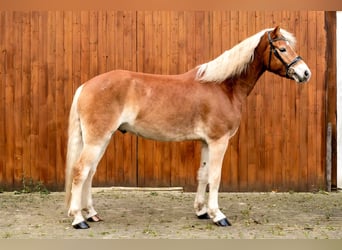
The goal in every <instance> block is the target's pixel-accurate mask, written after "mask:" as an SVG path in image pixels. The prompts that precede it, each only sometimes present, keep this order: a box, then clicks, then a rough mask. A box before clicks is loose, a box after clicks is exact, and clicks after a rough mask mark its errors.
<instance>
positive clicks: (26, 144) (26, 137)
mask: <svg viewBox="0 0 342 250" xmlns="http://www.w3.org/2000/svg"><path fill="white" fill-rule="evenodd" d="M30 19H31V13H30V12H25V13H23V16H22V44H21V45H22V80H21V81H22V134H21V136H22V139H23V150H22V161H23V176H24V177H25V178H29V177H30V167H31V166H30V161H31V147H30V135H31V130H30V126H31V125H30V124H31V117H30V116H31V107H32V105H31V93H30V87H31V81H30V80H31V20H30ZM0 182H1V181H0Z"/></svg>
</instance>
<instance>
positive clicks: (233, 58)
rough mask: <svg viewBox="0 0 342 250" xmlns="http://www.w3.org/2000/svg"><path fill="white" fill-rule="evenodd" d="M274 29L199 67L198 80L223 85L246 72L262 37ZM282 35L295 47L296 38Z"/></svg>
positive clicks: (282, 32) (258, 34)
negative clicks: (222, 83) (229, 79)
mask: <svg viewBox="0 0 342 250" xmlns="http://www.w3.org/2000/svg"><path fill="white" fill-rule="evenodd" d="M271 30H273V29H264V30H262V31H260V32H258V33H257V34H255V35H253V36H251V37H249V38H247V39H245V40H243V41H242V42H240V43H239V44H237V45H235V46H234V47H233V48H231V49H230V50H226V51H225V52H223V54H221V55H220V56H218V57H217V58H215V59H214V60H212V61H210V62H207V63H204V64H202V65H200V66H198V70H197V74H196V79H197V80H199V81H201V82H216V83H221V82H223V81H224V80H226V79H227V78H230V77H234V76H237V75H240V74H241V73H242V72H243V71H245V70H246V68H247V66H248V65H249V63H250V62H252V61H253V59H254V50H255V48H256V47H257V46H258V44H259V42H260V39H261V37H262V36H263V35H264V34H265V32H267V31H271ZM280 32H281V34H282V35H283V36H284V38H285V39H286V40H288V42H289V43H290V45H291V46H293V47H294V46H295V44H296V38H295V37H294V36H293V35H292V34H291V33H289V32H287V31H286V30H283V29H281V30H280Z"/></svg>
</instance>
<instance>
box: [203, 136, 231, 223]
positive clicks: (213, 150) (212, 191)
mask: <svg viewBox="0 0 342 250" xmlns="http://www.w3.org/2000/svg"><path fill="white" fill-rule="evenodd" d="M228 141H229V138H228V137H223V138H221V139H219V140H217V141H215V142H212V143H210V144H209V145H208V149H209V151H208V152H209V168H208V183H209V198H208V214H209V216H210V218H212V219H213V221H214V223H215V224H216V225H218V226H223V227H225V226H230V225H231V224H230V222H229V221H228V220H227V218H226V216H225V215H224V214H223V213H222V212H221V211H220V209H219V206H218V190H219V187H220V181H221V170H222V162H223V158H224V154H225V152H226V149H227V147H228Z"/></svg>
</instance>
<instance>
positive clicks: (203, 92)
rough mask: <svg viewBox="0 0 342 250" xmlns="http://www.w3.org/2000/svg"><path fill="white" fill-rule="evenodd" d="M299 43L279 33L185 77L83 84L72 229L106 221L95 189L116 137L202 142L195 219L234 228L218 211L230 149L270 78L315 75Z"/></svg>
mask: <svg viewBox="0 0 342 250" xmlns="http://www.w3.org/2000/svg"><path fill="white" fill-rule="evenodd" d="M295 43H296V38H295V37H294V35H293V34H291V33H290V32H288V31H286V30H284V29H280V28H279V26H277V27H275V28H269V29H264V30H262V31H260V32H258V33H256V34H255V35H252V36H251V37H249V38H246V39H245V40H243V41H242V42H240V43H238V44H237V45H235V46H234V47H232V48H231V49H230V50H227V51H225V52H224V53H223V54H221V55H220V56H218V57H217V58H215V59H213V60H212V61H209V62H207V63H204V64H202V65H199V66H197V67H195V68H193V69H191V70H190V71H188V72H185V73H183V74H179V75H156V74H147V73H141V72H132V71H124V70H113V71H110V72H107V73H103V74H100V75H98V76H95V77H94V78H92V79H90V80H89V81H87V82H85V83H84V84H82V85H81V86H80V87H79V88H78V89H77V90H76V92H75V95H74V98H73V101H72V105H71V109H70V114H69V128H68V144H67V160H66V178H65V191H66V202H67V207H68V215H69V216H73V218H74V219H73V222H72V226H73V227H74V228H75V229H87V228H89V224H88V223H87V221H88V222H89V221H90V222H98V221H101V220H102V219H101V218H100V217H99V216H98V213H97V212H96V210H95V209H94V206H93V200H92V196H91V185H92V179H93V176H94V174H95V172H96V168H97V165H98V163H99V161H100V159H101V157H102V156H103V154H104V152H105V150H106V147H107V145H108V143H109V141H110V139H111V137H112V135H113V133H114V132H115V131H117V130H118V131H121V132H123V133H125V132H131V133H133V134H136V135H138V136H142V137H145V138H148V139H153V140H159V141H184V140H199V141H201V142H202V148H201V161H200V166H199V170H198V175H197V180H198V187H197V192H196V195H195V202H194V209H195V214H196V215H197V217H198V218H199V219H211V220H212V221H213V223H215V224H216V225H218V226H222V227H225V226H230V225H231V223H230V222H229V220H228V219H227V217H226V216H225V215H224V214H223V213H222V212H221V211H220V209H219V206H218V190H219V185H220V181H221V168H222V162H223V158H224V155H225V152H226V149H227V147H228V142H229V140H230V138H232V137H233V136H234V134H235V133H236V131H237V130H238V128H239V124H240V120H241V112H242V106H243V105H244V104H245V102H246V99H247V96H248V95H249V93H250V92H251V91H252V89H253V87H254V85H255V84H256V82H257V80H258V79H259V77H260V76H261V75H262V74H263V73H264V72H265V71H269V72H272V73H275V74H277V75H279V76H281V77H286V78H288V79H293V80H295V81H296V82H298V83H304V82H308V81H309V79H310V76H311V72H310V69H309V68H308V66H307V64H306V63H305V62H304V60H303V59H302V58H301V57H300V56H298V55H297V54H296V52H295V50H294V48H295ZM207 186H209V194H208V202H207V203H206V202H205V193H206V190H207ZM82 212H85V213H86V214H85V218H86V219H85V218H84V217H83V215H82Z"/></svg>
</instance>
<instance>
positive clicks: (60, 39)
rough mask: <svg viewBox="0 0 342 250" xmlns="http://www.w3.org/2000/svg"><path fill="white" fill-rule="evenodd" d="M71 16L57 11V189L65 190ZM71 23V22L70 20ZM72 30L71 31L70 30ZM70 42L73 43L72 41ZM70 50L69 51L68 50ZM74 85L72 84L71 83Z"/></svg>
mask: <svg viewBox="0 0 342 250" xmlns="http://www.w3.org/2000/svg"><path fill="white" fill-rule="evenodd" d="M67 20H69V21H70V18H68V17H67V15H66V14H65V13H64V12H63V11H57V12H56V97H55V98H56V99H55V109H56V151H55V154H56V173H55V174H56V177H55V180H56V184H55V186H56V190H63V188H64V185H63V183H64V173H65V160H66V150H65V145H66V139H67V138H66V132H67V126H66V120H68V114H69V112H68V110H67V109H66V108H65V105H66V104H65V103H66V102H67V100H68V99H67V95H65V86H68V85H69V84H68V76H69V75H68V74H66V71H65V70H64V69H65V67H66V65H65V60H66V57H67V54H69V52H70V49H69V48H68V46H69V45H67V44H66V43H65V39H66V38H65V35H66V33H64V32H65V26H66V25H68V21H67ZM69 24H70V22H69ZM69 32H70V31H69ZM68 43H70V44H71V41H69V42H68ZM67 51H68V52H67ZM70 86H72V85H70Z"/></svg>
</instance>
